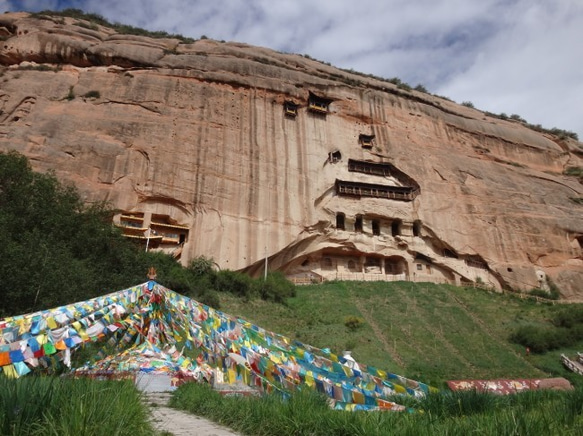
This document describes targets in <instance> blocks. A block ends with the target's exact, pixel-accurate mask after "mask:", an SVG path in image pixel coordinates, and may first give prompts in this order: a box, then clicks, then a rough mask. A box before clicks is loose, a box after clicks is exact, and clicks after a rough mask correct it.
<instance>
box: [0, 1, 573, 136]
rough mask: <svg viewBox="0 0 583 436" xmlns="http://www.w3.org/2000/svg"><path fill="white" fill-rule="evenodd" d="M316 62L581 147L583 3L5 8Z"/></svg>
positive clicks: (58, 4) (9, 4) (18, 4)
mask: <svg viewBox="0 0 583 436" xmlns="http://www.w3.org/2000/svg"><path fill="white" fill-rule="evenodd" d="M67 7H74V8H78V9H82V10H84V11H86V12H94V13H98V14H100V15H103V16H104V17H105V18H107V19H108V20H109V21H111V22H121V23H124V24H131V25H134V26H138V27H143V28H146V29H149V30H165V31H167V32H169V33H179V34H182V35H184V36H190V37H193V38H199V37H200V36H201V35H206V36H208V37H210V38H214V39H218V40H226V41H238V42H245V43H248V44H253V45H258V46H263V47H269V48H272V49H274V50H279V51H284V52H290V53H300V54H308V55H310V56H311V57H313V58H316V59H319V60H322V61H325V62H330V63H331V64H332V65H335V66H338V67H342V68H352V69H354V70H357V71H360V72H364V73H371V74H375V75H378V76H382V77H385V78H392V77H398V78H400V79H401V80H403V81H404V82H406V83H409V84H410V85H412V86H415V85H417V84H422V85H424V86H425V87H426V88H427V89H428V90H429V91H430V92H431V93H433V94H438V95H443V96H446V97H449V98H450V99H452V100H454V101H457V102H459V103H461V102H464V101H471V102H472V103H473V104H474V106H475V107H476V108H478V109H482V110H487V111H490V112H494V113H502V112H504V113H506V114H507V115H512V114H517V115H520V116H521V117H522V118H524V119H526V120H527V121H528V122H529V123H532V124H541V125H543V126H544V127H547V128H552V127H558V128H560V129H564V130H569V131H573V132H576V133H577V134H578V135H579V138H580V140H582V141H583V103H582V102H583V49H581V48H580V44H581V41H583V0H359V1H354V0H317V1H314V0H123V1H119V0H78V1H74V0H66V1H65V0H18V1H17V0H0V10H3V11H23V10H24V11H39V10H43V9H52V10H59V9H64V8H67Z"/></svg>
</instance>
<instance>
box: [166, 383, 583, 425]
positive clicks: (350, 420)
mask: <svg viewBox="0 0 583 436" xmlns="http://www.w3.org/2000/svg"><path fill="white" fill-rule="evenodd" d="M397 401H398V399H397ZM408 401H409V403H410V404H408V406H411V407H413V408H412V409H410V413H407V412H401V413H399V412H395V413H391V412H384V413H371V412H343V411H336V410H332V409H330V408H329V407H328V405H327V403H326V399H325V398H323V397H321V396H319V395H318V394H317V393H314V392H307V391H304V392H301V391H300V392H297V393H295V394H293V395H292V396H291V397H290V398H289V399H282V398H281V397H279V396H275V395H269V396H265V397H260V398H255V397H248V398H233V397H224V396H221V395H220V394H218V393H217V392H215V391H213V390H212V389H210V388H209V387H208V386H206V385H198V384H186V385H183V386H181V387H180V388H178V390H177V391H176V392H175V395H174V397H173V398H172V400H171V406H173V407H178V408H180V409H183V410H186V411H189V412H191V413H196V414H197V415H202V416H205V417H207V418H209V419H212V420H213V421H216V422H219V423H221V424H223V425H226V426H229V427H231V428H233V429H234V430H236V431H239V432H241V433H244V434H247V435H276V434H282V435H283V434H290V435H291V434H293V435H298V436H299V435H327V436H328V435H367V436H369V435H372V436H374V435H379V436H380V435H387V434H399V435H401V434H402V435H415V436H417V435H452V434H480V435H501V434H502V435H531V434H533V435H534V434H547V435H577V434H581V432H582V431H583V416H582V413H583V390H582V389H578V390H575V391H572V392H556V391H532V392H526V393H522V394H516V395H513V396H497V395H493V394H480V393H476V392H473V391H469V392H452V393H446V394H433V395H430V396H429V397H428V398H426V399H424V400H414V399H409V400H408Z"/></svg>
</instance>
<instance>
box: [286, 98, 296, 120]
mask: <svg viewBox="0 0 583 436" xmlns="http://www.w3.org/2000/svg"><path fill="white" fill-rule="evenodd" d="M299 106H300V105H299V104H297V103H295V102H293V101H291V100H286V101H285V102H284V103H283V112H284V114H285V115H286V116H288V117H292V118H295V117H296V116H297V115H298V107H299Z"/></svg>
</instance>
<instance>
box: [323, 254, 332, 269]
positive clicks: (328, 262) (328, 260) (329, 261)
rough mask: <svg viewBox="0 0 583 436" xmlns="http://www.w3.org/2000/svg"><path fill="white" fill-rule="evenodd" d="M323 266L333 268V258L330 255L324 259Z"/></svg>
mask: <svg viewBox="0 0 583 436" xmlns="http://www.w3.org/2000/svg"><path fill="white" fill-rule="evenodd" d="M322 267H323V268H332V259H331V258H329V257H325V258H323V259H322Z"/></svg>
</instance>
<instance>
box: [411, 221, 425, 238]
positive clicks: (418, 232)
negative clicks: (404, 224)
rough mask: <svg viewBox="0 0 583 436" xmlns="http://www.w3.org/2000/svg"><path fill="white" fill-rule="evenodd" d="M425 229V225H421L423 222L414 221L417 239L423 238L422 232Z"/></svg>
mask: <svg viewBox="0 0 583 436" xmlns="http://www.w3.org/2000/svg"><path fill="white" fill-rule="evenodd" d="M422 229H423V224H422V223H421V220H415V221H413V236H417V237H419V238H420V237H421V236H423V235H422V233H421V231H422Z"/></svg>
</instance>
